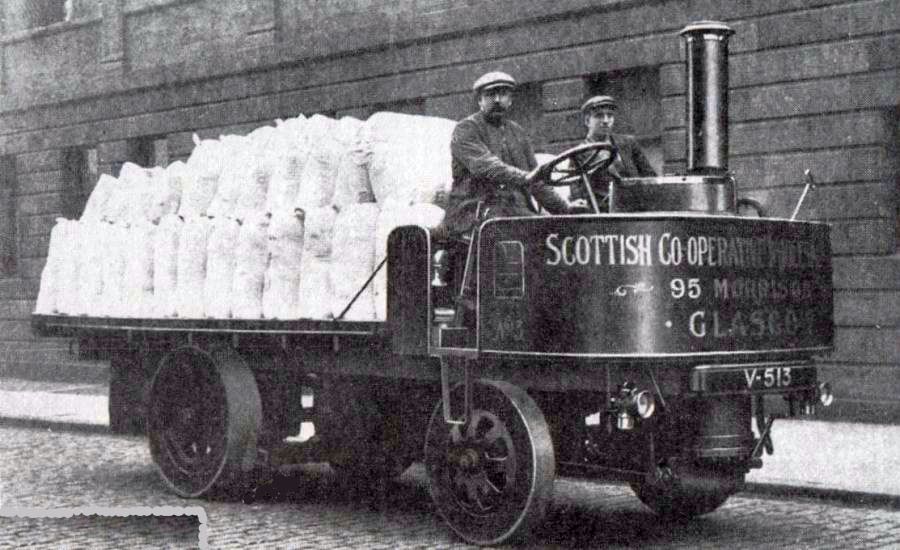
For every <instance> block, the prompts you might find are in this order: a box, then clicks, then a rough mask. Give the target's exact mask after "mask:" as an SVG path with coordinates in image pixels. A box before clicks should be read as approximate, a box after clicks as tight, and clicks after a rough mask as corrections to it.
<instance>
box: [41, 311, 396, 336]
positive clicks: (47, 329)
mask: <svg viewBox="0 0 900 550" xmlns="http://www.w3.org/2000/svg"><path fill="white" fill-rule="evenodd" d="M31 326H32V329H33V331H34V332H35V333H36V334H40V335H42V336H84V335H88V334H91V333H95V334H101V333H120V334H121V333H125V334H126V335H128V333H132V334H138V333H180V334H185V333H187V334H191V333H196V334H221V335H259V336H273V335H275V336H278V335H284V336H292V335H296V336H301V335H336V336H386V335H387V333H388V328H387V323H385V322H383V321H344V320H334V319H332V320H327V319H293V320H277V319H178V318H153V319H150V318H131V317H87V316H71V315H38V314H34V315H32V316H31Z"/></svg>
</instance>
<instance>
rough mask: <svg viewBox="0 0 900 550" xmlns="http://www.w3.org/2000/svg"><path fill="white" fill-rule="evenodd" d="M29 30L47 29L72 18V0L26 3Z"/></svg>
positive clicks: (47, 0) (42, 0) (31, 0)
mask: <svg viewBox="0 0 900 550" xmlns="http://www.w3.org/2000/svg"><path fill="white" fill-rule="evenodd" d="M25 10H26V12H25V13H26V16H27V18H28V26H29V28H33V29H34V28H38V27H46V26H48V25H52V24H53V23H59V22H60V21H68V20H69V19H71V17H72V0H30V1H28V2H26V3H25Z"/></svg>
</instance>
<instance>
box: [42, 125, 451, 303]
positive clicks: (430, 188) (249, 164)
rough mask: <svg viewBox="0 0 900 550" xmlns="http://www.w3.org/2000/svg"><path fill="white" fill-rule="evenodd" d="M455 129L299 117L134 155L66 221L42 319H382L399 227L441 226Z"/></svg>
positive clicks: (54, 240) (52, 250)
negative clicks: (181, 148)
mask: <svg viewBox="0 0 900 550" xmlns="http://www.w3.org/2000/svg"><path fill="white" fill-rule="evenodd" d="M453 127H454V123H453V121H450V120H447V119H442V118H435V117H426V116H415V115H406V114H399V113H389V112H380V113H376V114H374V115H372V116H371V117H370V118H369V119H368V120H367V121H365V122H364V121H361V120H358V119H355V118H352V117H344V118H341V119H339V120H336V119H332V118H329V117H326V116H322V115H313V116H311V117H309V118H306V117H304V116H303V115H300V116H298V117H295V118H290V119H287V120H278V121H276V122H275V124H274V125H272V126H263V127H260V128H258V129H256V130H254V131H253V132H251V133H250V134H248V135H246V136H237V135H224V136H220V137H219V138H218V139H200V138H199V137H198V136H196V135H195V136H194V144H195V147H194V149H193V151H192V152H191V154H190V156H189V158H188V159H187V161H186V162H181V161H177V162H173V163H171V164H170V165H169V166H168V167H166V168H159V167H156V168H143V167H140V166H137V165H135V164H132V163H125V165H124V166H123V167H122V169H121V171H120V173H119V176H118V177H113V176H110V175H106V174H104V175H102V176H100V179H99V180H98V181H97V184H96V185H95V187H94V190H93V192H92V193H91V196H90V197H89V199H88V201H87V204H86V206H85V209H84V213H83V215H82V216H81V218H80V219H79V220H67V219H62V218H60V219H58V220H57V221H56V224H55V226H54V227H53V229H52V231H51V234H50V247H49V251H48V255H47V263H46V265H45V267H44V270H43V272H42V274H41V285H40V291H39V295H38V299H37V303H36V305H35V313H38V314H48V315H49V314H59V315H87V316H93V317H135V318H174V317H177V318H182V319H208V318H211V319H336V318H340V319H345V320H358V321H372V320H384V319H385V317H386V309H387V307H386V303H387V302H386V300H387V268H386V266H385V265H381V264H382V260H383V259H384V258H385V256H386V254H387V239H388V235H389V234H390V232H391V230H393V229H394V228H395V227H399V226H401V225H410V224H415V225H420V226H423V227H427V228H433V227H435V226H437V225H438V224H439V223H440V222H441V221H442V220H443V217H444V211H443V209H442V208H441V206H440V205H443V201H444V200H445V199H446V196H447V194H448V193H449V190H450V184H451V179H452V178H451V173H450V136H451V133H452V131H453ZM379 265H381V269H380V270H378V272H377V274H376V275H375V277H374V278H372V280H371V281H369V279H370V278H371V277H372V274H373V273H374V272H375V271H376V269H377V268H378V266H379ZM367 281H369V282H368V284H367Z"/></svg>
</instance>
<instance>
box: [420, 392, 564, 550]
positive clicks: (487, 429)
mask: <svg viewBox="0 0 900 550" xmlns="http://www.w3.org/2000/svg"><path fill="white" fill-rule="evenodd" d="M460 394H461V392H459V391H457V392H455V394H454V396H455V397H454V399H459V400H460V401H458V402H462V401H461V400H462V396H461V395H460ZM425 467H426V471H427V473H428V480H429V492H430V493H431V497H432V499H433V500H434V504H435V507H436V508H437V512H438V514H440V515H441V517H443V518H444V520H445V521H446V522H447V524H448V525H449V526H450V528H451V529H453V531H454V532H456V534H457V535H459V536H460V537H462V538H463V539H465V540H466V541H468V542H470V543H473V544H478V545H493V544H502V543H504V542H509V541H511V540H517V539H521V538H523V537H525V536H526V535H527V534H528V533H529V531H530V530H532V529H533V528H534V527H536V526H537V525H538V524H540V522H541V521H542V520H543V517H544V514H545V513H546V510H547V506H548V504H549V502H550V499H551V497H552V491H553V481H554V478H555V475H556V463H555V458H554V453H553V443H552V441H551V439H550V430H549V428H548V427H547V422H546V420H545V419H544V415H543V414H542V413H541V411H540V409H539V408H538V406H537V404H536V403H535V402H534V400H533V399H532V398H531V397H530V396H529V395H528V394H527V393H525V391H524V390H522V389H520V388H518V387H515V386H513V385H511V384H507V383H505V382H495V381H487V380H480V381H478V382H475V383H474V384H473V388H472V407H471V414H470V417H469V418H468V421H467V422H466V423H465V424H463V425H449V424H447V423H445V422H444V418H443V413H442V407H441V403H438V404H437V406H436V407H435V409H434V412H433V414H432V415H431V421H430V422H429V425H428V432H427V434H426V437H425Z"/></svg>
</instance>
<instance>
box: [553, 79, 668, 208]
mask: <svg viewBox="0 0 900 550" xmlns="http://www.w3.org/2000/svg"><path fill="white" fill-rule="evenodd" d="M617 109H618V105H616V100H615V99H613V98H612V96H608V95H596V96H594V97H592V98H590V99H588V100H587V101H585V102H584V104H583V105H582V106H581V115H582V120H583V121H584V125H585V126H586V127H587V137H585V138H584V143H608V144H610V145H613V146H614V147H616V149H618V154H617V155H616V159H615V160H614V161H613V163H612V164H611V165H609V167H608V168H607V169H606V170H598V171H596V172H594V173H593V174H591V175H590V181H591V189H592V190H593V191H594V196H595V197H597V200H598V201H600V200H602V199H603V197H605V196H606V195H607V193H608V192H609V183H610V181H612V180H615V179H622V178H633V177H636V176H656V171H655V170H654V169H653V166H651V165H650V161H649V160H647V157H646V156H645V155H644V151H643V150H641V146H640V145H638V142H637V140H636V139H635V137H634V136H632V135H628V134H614V133H612V129H613V125H615V122H616V110H617ZM587 198H588V196H587V192H586V191H585V189H584V186H582V185H573V186H572V192H571V195H570V197H569V199H570V200H572V201H575V200H578V199H584V200H587Z"/></svg>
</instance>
